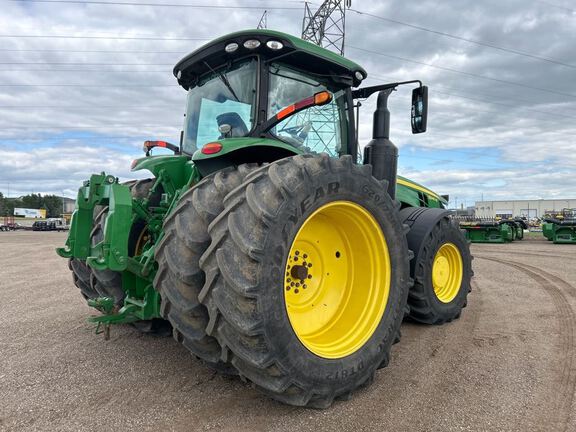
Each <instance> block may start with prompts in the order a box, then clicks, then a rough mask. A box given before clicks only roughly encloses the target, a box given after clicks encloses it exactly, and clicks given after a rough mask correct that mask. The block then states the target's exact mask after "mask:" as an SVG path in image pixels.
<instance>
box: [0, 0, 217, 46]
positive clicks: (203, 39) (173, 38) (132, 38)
mask: <svg viewBox="0 0 576 432" xmlns="http://www.w3.org/2000/svg"><path fill="white" fill-rule="evenodd" d="M10 1H14V0H10ZM0 38H40V39H115V40H160V41H207V40H211V39H208V38H191V37H153V36H92V35H90V36H77V35H15V34H8V35H1V34H0Z"/></svg>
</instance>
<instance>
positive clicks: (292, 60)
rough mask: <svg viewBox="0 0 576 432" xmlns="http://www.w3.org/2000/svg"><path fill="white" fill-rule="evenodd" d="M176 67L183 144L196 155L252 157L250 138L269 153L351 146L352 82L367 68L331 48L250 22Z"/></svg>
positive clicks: (351, 149) (348, 149) (340, 151)
mask: <svg viewBox="0 0 576 432" xmlns="http://www.w3.org/2000/svg"><path fill="white" fill-rule="evenodd" d="M174 75H175V76H176V77H177V79H178V82H179V84H180V85H181V86H182V87H183V88H184V89H186V90H187V91H188V97H187V109H186V117H185V118H186V120H185V124H184V130H183V136H182V144H181V146H182V152H183V153H185V154H188V155H193V154H194V153H195V152H197V150H200V151H199V152H198V153H197V154H196V156H195V157H194V160H195V161H196V160H198V161H201V160H204V159H208V158H207V157H206V156H218V157H220V156H222V155H224V154H226V153H228V152H237V153H239V154H237V155H236V157H242V154H243V155H244V157H250V158H251V159H252V158H253V156H254V150H255V149H251V148H248V147H247V146H257V147H265V148H266V149H262V148H260V149H258V152H259V153H260V154H261V156H262V157H264V158H265V159H266V158H268V159H270V161H271V160H275V159H277V158H278V156H279V155H283V154H285V155H286V156H289V155H291V154H294V153H308V152H312V153H321V152H324V153H328V154H329V155H331V156H341V155H344V154H355V153H356V148H355V146H354V144H355V141H354V136H355V132H354V121H353V118H354V113H353V110H352V105H353V102H352V92H351V87H352V86H358V85H359V84H360V83H361V82H362V80H363V79H364V78H365V77H366V71H365V70H364V69H363V68H362V67H361V66H359V65H357V64H356V63H354V62H351V61H349V60H347V59H345V58H343V57H341V56H339V55H336V54H334V53H332V52H330V51H328V50H325V49H323V48H321V47H318V46H316V45H313V44H311V43H308V42H305V41H303V40H301V39H299V38H296V37H293V36H290V35H287V34H284V33H280V32H275V31H270V30H248V31H242V32H238V33H233V34H231V35H228V36H225V37H222V38H219V39H216V40H215V41H213V42H211V43H209V44H207V45H205V46H203V47H202V48H200V49H198V50H197V51H195V52H193V53H191V54H190V55H188V56H187V57H185V58H184V59H182V60H181V61H180V62H179V63H178V64H177V65H176V66H175V68H174ZM231 138H234V139H233V140H229V139H231ZM237 138H245V139H244V140H237ZM246 138H247V139H246ZM255 139H256V140H255ZM208 144H209V145H208ZM207 145H208V146H207ZM205 146H207V147H205ZM246 153H250V156H247V155H246ZM201 165H202V163H201V162H200V164H199V166H201Z"/></svg>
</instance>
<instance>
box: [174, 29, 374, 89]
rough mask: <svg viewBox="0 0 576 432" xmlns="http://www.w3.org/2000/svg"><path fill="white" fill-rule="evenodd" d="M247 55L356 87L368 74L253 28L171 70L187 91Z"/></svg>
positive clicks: (194, 54)
mask: <svg viewBox="0 0 576 432" xmlns="http://www.w3.org/2000/svg"><path fill="white" fill-rule="evenodd" d="M247 42H248V43H247ZM272 47H273V48H272ZM232 48H234V49H233V50H232ZM250 55H259V56H261V57H262V58H263V59H264V60H265V61H274V60H275V59H280V58H282V62H283V63H286V64H292V65H294V66H296V67H298V66H300V67H301V66H302V65H306V70H307V71H309V72H311V73H313V74H319V75H330V76H332V78H333V79H334V80H335V81H336V80H337V81H340V82H341V83H342V84H343V85H345V86H354V87H356V86H358V85H360V83H361V82H362V80H364V79H365V78H366V76H367V75H368V74H367V73H366V71H365V70H364V69H363V68H362V67H361V66H360V65H358V64H356V63H354V62H352V61H350V60H348V59H346V58H345V57H342V56H341V55H338V54H336V53H334V52H332V51H329V50H327V49H325V48H322V47H319V46H317V45H314V44H312V43H310V42H307V41H304V40H302V39H300V38H297V37H295V36H291V35H289V34H286V33H281V32H277V31H272V30H254V29H252V30H244V31H240V32H236V33H231V34H228V35H226V36H222V37H220V38H218V39H215V40H214V41H212V42H210V43H208V44H206V45H204V46H202V47H201V48H199V49H197V50H196V51H194V52H192V53H191V54H188V55H187V56H186V57H184V58H183V59H182V60H180V61H179V62H178V63H177V64H176V66H175V67H174V76H175V77H176V78H177V79H178V83H179V84H180V85H181V86H182V87H184V88H185V89H186V90H188V89H189V88H190V87H194V85H195V83H196V82H197V79H198V78H199V77H200V76H202V75H204V74H205V73H208V72H211V70H213V69H216V68H218V67H221V66H223V65H225V64H227V63H229V62H232V61H234V60H237V59H241V58H245V57H247V56H250Z"/></svg>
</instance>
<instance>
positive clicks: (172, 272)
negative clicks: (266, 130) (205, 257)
mask: <svg viewBox="0 0 576 432" xmlns="http://www.w3.org/2000/svg"><path fill="white" fill-rule="evenodd" d="M257 167H258V165H256V164H254V165H251V164H250V165H248V164H246V165H240V166H238V167H237V168H235V167H230V168H226V169H223V170H221V171H218V172H217V173H216V174H214V175H210V176H208V177H205V178H204V179H202V180H201V181H200V182H199V183H198V184H196V185H195V186H193V187H192V188H191V189H190V190H188V191H187V192H186V193H184V194H183V195H182V197H181V198H180V201H179V203H178V205H177V206H176V208H175V209H174V210H173V211H172V212H171V213H170V215H168V216H167V217H166V220H165V221H164V228H163V231H164V237H163V238H162V240H161V241H160V244H159V245H158V247H157V248H156V251H155V256H156V262H157V263H158V272H157V273H156V278H155V280H154V287H155V289H156V290H157V291H158V292H159V293H160V296H161V298H162V304H161V313H162V316H163V317H164V318H166V319H167V320H169V321H170V323H171V324H172V327H173V335H174V338H175V339H176V340H177V341H178V342H180V343H181V344H182V345H184V346H185V347H186V348H187V349H188V350H189V351H190V352H191V353H192V354H194V355H195V356H196V357H198V358H200V359H202V360H203V361H205V362H206V363H208V365H209V366H211V367H213V368H216V369H218V370H220V371H222V372H225V373H234V374H235V373H236V372H235V370H234V369H233V368H232V367H231V366H230V365H226V364H225V362H222V361H221V356H222V353H221V349H220V345H218V342H217V341H216V339H214V338H213V337H211V336H208V335H207V334H206V325H207V324H208V311H207V310H206V307H205V306H204V305H201V304H200V303H199V302H198V294H199V293H200V290H201V289H202V286H203V285H204V281H205V276H204V272H203V271H202V270H201V269H200V265H199V260H200V257H201V256H202V254H203V253H204V252H205V251H206V248H207V247H208V246H209V244H210V237H209V235H208V225H209V224H210V223H211V222H212V221H213V220H214V218H216V216H218V214H220V212H221V211H222V210H223V203H222V202H223V200H224V197H225V196H226V195H227V194H228V193H229V192H230V191H231V190H232V189H234V188H236V187H237V186H239V185H240V184H241V183H242V180H243V179H244V177H246V175H247V174H248V173H249V172H250V171H253V170H255V169H256V168H257Z"/></svg>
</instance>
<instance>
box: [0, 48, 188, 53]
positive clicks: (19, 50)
mask: <svg viewBox="0 0 576 432" xmlns="http://www.w3.org/2000/svg"><path fill="white" fill-rule="evenodd" d="M0 52H66V53H82V54H84V53H90V54H91V53H106V54H116V53H117V54H187V53H188V51H134V50H65V49H4V48H0Z"/></svg>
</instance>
